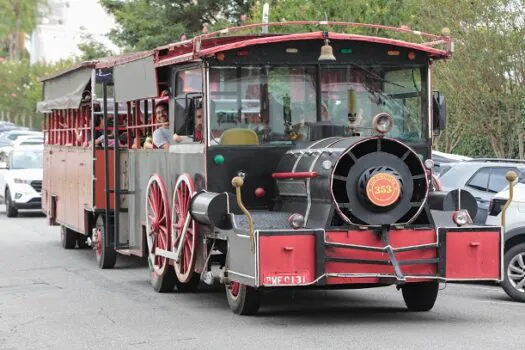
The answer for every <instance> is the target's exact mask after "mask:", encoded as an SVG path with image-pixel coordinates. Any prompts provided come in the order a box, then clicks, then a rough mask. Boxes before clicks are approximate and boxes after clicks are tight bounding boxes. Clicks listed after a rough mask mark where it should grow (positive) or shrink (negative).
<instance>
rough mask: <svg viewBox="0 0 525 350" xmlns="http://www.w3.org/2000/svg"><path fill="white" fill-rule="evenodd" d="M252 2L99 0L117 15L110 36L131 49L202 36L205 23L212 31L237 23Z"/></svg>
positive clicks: (242, 0) (241, 0)
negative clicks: (184, 37) (217, 27)
mask: <svg viewBox="0 0 525 350" xmlns="http://www.w3.org/2000/svg"><path fill="white" fill-rule="evenodd" d="M251 2H252V1H251V0H200V1H195V2H194V1H187V0H127V1H124V0H100V3H101V4H102V5H103V6H104V7H105V8H106V10H108V11H109V12H110V13H111V14H113V15H114V16H115V19H116V21H117V22H118V24H119V26H118V28H115V29H113V30H112V31H111V32H110V35H109V37H110V38H111V39H112V40H113V41H114V42H115V43H116V44H117V45H119V46H122V47H124V48H126V49H131V50H151V49H153V48H155V47H158V46H162V45H166V44H169V43H172V42H176V41H179V39H180V37H181V35H182V34H186V35H187V36H188V37H191V36H194V35H196V34H199V33H201V31H202V27H203V24H205V23H206V24H208V25H210V29H213V28H215V26H216V25H217V24H219V25H220V26H221V27H223V26H225V25H227V24H231V23H238V21H239V16H240V14H243V13H247V11H248V9H249V8H250V5H251Z"/></svg>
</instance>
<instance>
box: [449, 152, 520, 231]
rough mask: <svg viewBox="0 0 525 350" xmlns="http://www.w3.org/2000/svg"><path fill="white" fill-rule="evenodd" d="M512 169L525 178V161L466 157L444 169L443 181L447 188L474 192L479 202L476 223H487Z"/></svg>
mask: <svg viewBox="0 0 525 350" xmlns="http://www.w3.org/2000/svg"><path fill="white" fill-rule="evenodd" d="M509 170H513V171H515V172H516V173H517V174H518V177H519V178H522V177H524V176H525V162H524V161H519V160H512V159H490V158H478V159H472V160H469V161H462V162H458V163H453V165H452V166H450V167H449V168H448V169H444V170H443V171H442V172H441V174H440V176H439V181H440V183H441V186H442V190H444V191H450V190H453V189H456V188H460V189H464V190H467V191H469V192H470V193H472V195H473V196H474V197H475V198H476V201H477V202H478V213H477V215H476V218H475V219H474V223H476V224H484V223H485V221H486V218H487V211H488V207H489V202H490V200H491V199H492V196H494V195H495V194H496V193H498V192H499V191H501V190H503V189H504V188H505V187H506V186H507V185H508V183H507V180H506V179H505V175H506V174H507V172H508V171H509Z"/></svg>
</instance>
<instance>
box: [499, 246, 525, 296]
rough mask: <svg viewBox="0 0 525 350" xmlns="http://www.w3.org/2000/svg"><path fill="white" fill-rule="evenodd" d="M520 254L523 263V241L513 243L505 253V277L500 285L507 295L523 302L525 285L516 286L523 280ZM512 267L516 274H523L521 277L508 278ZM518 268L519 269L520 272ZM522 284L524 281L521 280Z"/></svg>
mask: <svg viewBox="0 0 525 350" xmlns="http://www.w3.org/2000/svg"><path fill="white" fill-rule="evenodd" d="M520 256H521V262H523V265H525V243H521V244H518V245H515V246H514V247H512V248H510V249H509V250H508V251H507V252H506V253H505V259H504V260H505V261H504V265H503V266H504V270H503V273H504V275H505V278H504V279H503V282H502V283H501V286H502V287H503V290H504V291H505V293H507V295H508V296H509V297H511V298H512V299H514V300H516V301H519V302H522V303H525V285H524V286H521V288H518V287H519V284H520V282H523V281H525V266H523V265H522V264H521V262H520ZM512 268H514V272H515V273H516V274H522V275H523V276H522V277H521V278H518V277H517V278H514V279H511V278H509V273H510V272H511V269H512ZM518 270H521V272H519V271H518ZM523 284H525V282H523Z"/></svg>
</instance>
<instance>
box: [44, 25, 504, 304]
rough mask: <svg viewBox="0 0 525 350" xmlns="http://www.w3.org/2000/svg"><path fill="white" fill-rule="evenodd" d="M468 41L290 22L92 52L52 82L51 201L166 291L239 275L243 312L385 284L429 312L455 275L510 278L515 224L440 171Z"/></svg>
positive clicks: (107, 257) (68, 230)
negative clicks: (451, 97) (451, 68)
mask: <svg viewBox="0 0 525 350" xmlns="http://www.w3.org/2000/svg"><path fill="white" fill-rule="evenodd" d="M262 26H268V27H271V28H274V27H286V28H287V29H288V28H293V26H301V28H304V27H306V26H309V27H317V28H319V29H318V30H317V31H306V30H305V31H298V32H293V33H289V32H288V33H284V34H282V33H258V32H257V30H258V28H260V27H262ZM321 28H339V31H335V30H333V31H330V30H328V31H326V30H321ZM353 28H354V29H355V28H374V29H377V30H378V33H380V32H381V33H390V35H389V37H386V36H385V37H380V36H367V35H362V34H355V33H350V32H351V29H353ZM401 36H411V37H415V38H416V39H417V40H412V41H409V40H401V39H396V38H397V37H401ZM416 41H417V42H416ZM451 48H452V41H451V38H450V37H449V36H445V35H432V34H426V33H421V32H416V31H412V30H410V29H401V28H393V27H386V26H377V25H365V24H357V23H343V22H282V23H270V24H254V25H248V26H244V27H234V28H227V29H224V30H221V31H219V32H214V33H209V34H203V35H200V36H197V37H195V38H193V39H190V40H185V41H182V42H177V43H174V44H169V45H166V46H163V47H159V48H156V49H155V50H152V51H145V52H137V53H132V54H127V55H122V56H118V57H109V58H103V59H99V60H95V61H90V62H83V63H81V64H78V65H76V66H74V67H72V68H71V69H69V70H67V71H64V72H61V73H59V74H57V75H55V76H52V77H47V78H45V79H43V84H44V97H43V100H42V101H41V102H40V103H39V104H38V109H39V110H40V111H41V112H43V113H45V115H46V118H45V129H46V133H47V141H46V145H45V151H44V152H45V153H44V157H45V160H44V162H45V168H44V182H43V189H42V206H43V210H44V211H45V213H46V215H47V217H48V221H49V223H50V224H51V225H60V226H61V234H62V243H63V246H64V248H66V249H70V248H74V247H75V246H77V245H78V246H79V247H85V246H88V245H90V246H92V247H93V250H94V252H95V256H96V260H97V263H98V265H99V266H100V267H101V268H112V267H113V266H114V265H115V263H116V258H117V254H127V255H136V256H142V257H147V259H148V262H149V267H150V270H151V284H152V286H153V288H154V290H155V291H157V292H169V291H172V290H174V289H175V287H176V289H177V290H178V291H179V292H193V291H195V290H196V289H197V288H198V285H199V283H200V282H204V283H209V284H212V283H222V284H224V285H225V290H226V294H227V299H228V303H229V305H230V307H231V309H232V310H233V312H235V313H237V314H252V313H255V312H256V311H257V310H258V308H259V300H260V298H259V297H260V293H261V292H262V291H264V290H265V289H270V288H290V287H295V288H307V287H309V288H336V287H337V288H348V289H351V288H368V287H379V286H385V285H397V286H398V288H399V289H400V290H401V291H402V295H403V298H404V300H405V303H406V305H407V307H408V309H410V310H414V311H428V310H430V309H431V308H432V307H433V306H434V303H435V301H436V297H437V294H438V287H439V283H440V282H445V281H451V280H494V281H498V280H500V279H501V278H502V247H503V242H502V233H501V227H477V226H473V225H472V224H471V220H470V217H471V216H472V215H473V214H475V211H476V210H477V208H476V205H475V201H473V198H472V196H471V195H469V193H467V192H464V191H453V192H450V193H443V192H441V191H439V190H438V189H436V188H435V186H434V185H433V182H432V173H431V168H432V161H431V152H432V151H431V149H432V139H433V136H434V135H435V134H436V133H438V132H439V131H440V130H442V129H443V128H444V125H445V99H444V97H443V96H442V95H440V94H439V93H438V92H434V91H433V89H432V69H433V66H434V65H435V64H436V62H437V61H438V60H442V59H447V58H448V57H450V55H451V52H452V50H451ZM163 111H164V112H165V111H167V116H168V118H167V120H164V119H163V113H164V112H163ZM163 128H164V129H163ZM157 130H161V131H157ZM156 132H157V133H160V132H162V133H164V135H169V136H170V137H169V138H168V139H169V140H166V142H168V143H169V147H166V148H165V147H161V145H160V144H159V143H158V142H157V141H156V138H157V139H158V137H157V136H155V133H156ZM150 137H152V140H151V139H150ZM110 140H113V143H112V144H111V142H109V141H110ZM106 141H107V142H106ZM152 141H153V142H152Z"/></svg>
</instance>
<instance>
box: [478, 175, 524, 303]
mask: <svg viewBox="0 0 525 350" xmlns="http://www.w3.org/2000/svg"><path fill="white" fill-rule="evenodd" d="M508 199H509V190H508V186H507V188H505V189H504V190H502V191H501V192H498V193H496V194H495V195H494V196H493V197H492V199H491V201H490V204H489V208H488V215H487V220H486V224H487V225H491V226H492V225H501V224H502V222H501V212H502V210H503V207H504V206H505V204H506V203H507V200H508ZM503 229H504V239H505V260H504V274H505V279H504V280H503V282H502V287H503V289H504V290H505V292H506V293H507V294H508V295H509V296H510V297H512V298H513V299H515V300H518V301H521V302H525V178H521V179H520V180H519V182H518V183H517V184H516V185H515V186H514V195H513V198H512V202H511V203H510V205H509V207H508V208H507V212H506V214H505V227H504V228H503Z"/></svg>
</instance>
